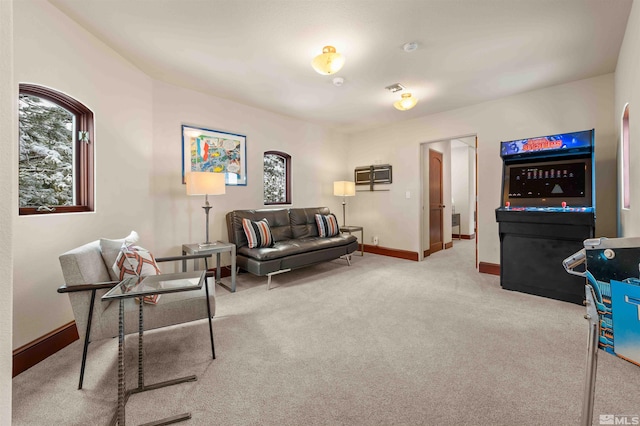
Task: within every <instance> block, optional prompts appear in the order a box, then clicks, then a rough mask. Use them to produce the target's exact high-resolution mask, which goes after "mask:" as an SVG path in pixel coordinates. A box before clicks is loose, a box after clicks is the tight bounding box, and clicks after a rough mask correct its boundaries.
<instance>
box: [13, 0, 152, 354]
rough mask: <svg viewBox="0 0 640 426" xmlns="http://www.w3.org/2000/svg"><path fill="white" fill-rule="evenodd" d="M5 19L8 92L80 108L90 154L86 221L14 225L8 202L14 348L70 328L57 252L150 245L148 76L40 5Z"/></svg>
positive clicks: (58, 218)
mask: <svg viewBox="0 0 640 426" xmlns="http://www.w3.org/2000/svg"><path fill="white" fill-rule="evenodd" d="M14 20H15V22H14V30H15V37H14V48H15V75H14V81H15V83H14V84H15V87H17V85H18V83H19V82H30V83H36V84H40V85H44V86H48V87H51V88H54V89H56V90H59V91H61V92H64V93H67V94H68V95H70V96H72V97H74V98H76V99H78V100H79V101H81V102H83V103H84V104H85V105H86V106H88V107H89V108H90V109H91V110H92V111H93V112H94V115H95V155H96V167H95V172H96V183H95V189H96V190H95V193H96V203H95V206H96V211H95V213H86V214H55V215H42V216H37V215H36V216H21V217H18V216H17V214H18V212H17V202H14V204H13V205H14V208H13V214H14V215H15V220H14V235H15V237H14V277H13V278H14V323H13V330H14V335H13V347H14V348H17V347H20V346H22V345H24V344H26V343H28V342H31V341H33V340H34V339H36V338H38V337H41V336H42V335H44V334H46V333H48V332H50V331H52V330H54V329H55V328H57V327H59V326H61V325H64V324H66V323H68V322H69V321H71V320H73V314H72V312H71V306H70V304H69V300H68V297H67V295H63V294H58V293H56V288H57V287H58V286H59V285H61V284H63V283H64V281H63V278H62V273H61V271H60V265H59V263H58V256H59V255H60V254H61V253H63V252H65V251H67V250H69V249H72V248H74V247H77V246H79V245H81V244H84V243H86V242H89V241H91V240H94V239H97V238H99V237H110V238H118V237H122V236H124V235H127V234H128V232H129V231H130V230H131V229H136V230H137V231H138V232H139V233H140V235H141V237H142V239H143V241H145V243H148V244H150V245H153V236H154V231H153V226H152V220H150V217H151V215H152V214H153V213H152V212H153V197H152V195H151V184H150V176H151V169H152V152H153V145H152V142H153V132H152V120H151V117H152V113H151V104H152V102H151V97H152V92H151V89H152V87H151V80H150V78H148V77H147V76H146V75H144V74H143V73H141V72H140V71H139V70H138V69H136V68H134V67H133V66H132V65H131V64H130V63H128V62H126V61H125V60H124V59H122V58H121V57H120V56H118V55H117V54H115V53H114V52H113V51H112V50H111V49H109V48H108V47H107V46H105V45H104V44H103V43H101V42H100V41H98V40H97V39H96V38H95V37H92V36H91V35H90V34H89V33H88V32H86V31H85V30H84V29H82V28H81V27H79V26H78V25H76V24H75V23H74V22H73V21H71V20H70V19H69V18H68V17H67V16H66V15H63V14H62V13H61V12H60V11H58V9H56V8H55V7H53V6H52V5H51V4H50V3H49V2H46V1H40V0H38V1H36V0H34V1H18V2H15V4H14ZM44 64H46V65H44ZM12 140H17V139H15V138H14V139H12Z"/></svg>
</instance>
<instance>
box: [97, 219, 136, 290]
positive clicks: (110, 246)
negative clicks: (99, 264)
mask: <svg viewBox="0 0 640 426" xmlns="http://www.w3.org/2000/svg"><path fill="white" fill-rule="evenodd" d="M139 239H140V237H139V236H138V233H137V232H136V231H131V233H130V234H129V235H127V236H126V237H124V238H120V239H118V240H108V239H106V238H100V252H101V253H102V260H104V264H105V265H107V269H108V270H109V276H110V277H111V280H112V281H118V280H119V278H118V275H119V272H118V271H114V270H113V269H112V268H111V266H112V265H113V264H115V263H116V258H117V257H118V254H119V253H120V250H122V245H123V244H125V243H126V244H127V245H131V244H134V243H137V242H138V240H139Z"/></svg>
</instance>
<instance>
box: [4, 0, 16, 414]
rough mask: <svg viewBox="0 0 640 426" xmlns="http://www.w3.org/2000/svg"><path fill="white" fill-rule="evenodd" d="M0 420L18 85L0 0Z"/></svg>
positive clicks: (7, 407) (7, 363)
mask: <svg viewBox="0 0 640 426" xmlns="http://www.w3.org/2000/svg"><path fill="white" fill-rule="evenodd" d="M0 57H1V58H2V60H1V61H0V241H2V244H0V294H2V297H1V298H0V424H3V425H8V424H11V370H12V358H11V349H12V342H11V329H12V307H13V297H12V296H13V285H12V284H13V212H14V210H15V203H16V202H17V199H16V195H15V191H14V185H15V184H16V173H15V171H16V163H17V161H16V159H17V150H16V144H15V143H14V141H15V140H16V138H17V134H16V126H17V120H16V105H17V103H18V99H17V89H16V88H15V85H14V84H13V2H12V1H0Z"/></svg>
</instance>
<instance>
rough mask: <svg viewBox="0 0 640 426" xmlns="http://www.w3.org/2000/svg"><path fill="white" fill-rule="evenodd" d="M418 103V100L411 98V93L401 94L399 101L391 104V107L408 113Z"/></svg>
mask: <svg viewBox="0 0 640 426" xmlns="http://www.w3.org/2000/svg"><path fill="white" fill-rule="evenodd" d="M417 103H418V99H416V98H415V97H413V96H411V93H403V94H402V97H401V99H400V100H399V101H396V102H394V103H393V106H394V107H396V109H399V110H400V111H408V110H410V109H411V108H413V107H414V106H416V104H417Z"/></svg>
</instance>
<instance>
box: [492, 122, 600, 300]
mask: <svg viewBox="0 0 640 426" xmlns="http://www.w3.org/2000/svg"><path fill="white" fill-rule="evenodd" d="M594 141H595V132H594V130H585V131H580V132H573V133H563V134H558V135H551V136H541V137H534V138H528V139H520V140H514V141H507V142H502V143H501V146H500V156H501V157H502V160H503V173H502V177H503V178H502V200H501V207H499V208H497V209H496V220H497V222H498V224H499V232H500V283H501V285H502V287H503V288H505V289H508V290H516V291H522V292H525V293H531V294H536V295H539V296H545V297H551V298H554V299H558V300H564V301H569V302H574V303H582V301H583V299H584V283H583V282H582V281H581V280H579V279H576V277H572V276H567V274H566V273H564V268H563V266H562V260H563V259H564V258H565V257H566V256H567V255H568V254H570V253H573V252H574V251H575V250H576V248H577V249H579V248H580V247H581V246H582V242H583V241H584V240H585V239H587V238H592V237H593V233H594V226H595V185H594V183H595V171H594V165H595V161H594Z"/></svg>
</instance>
